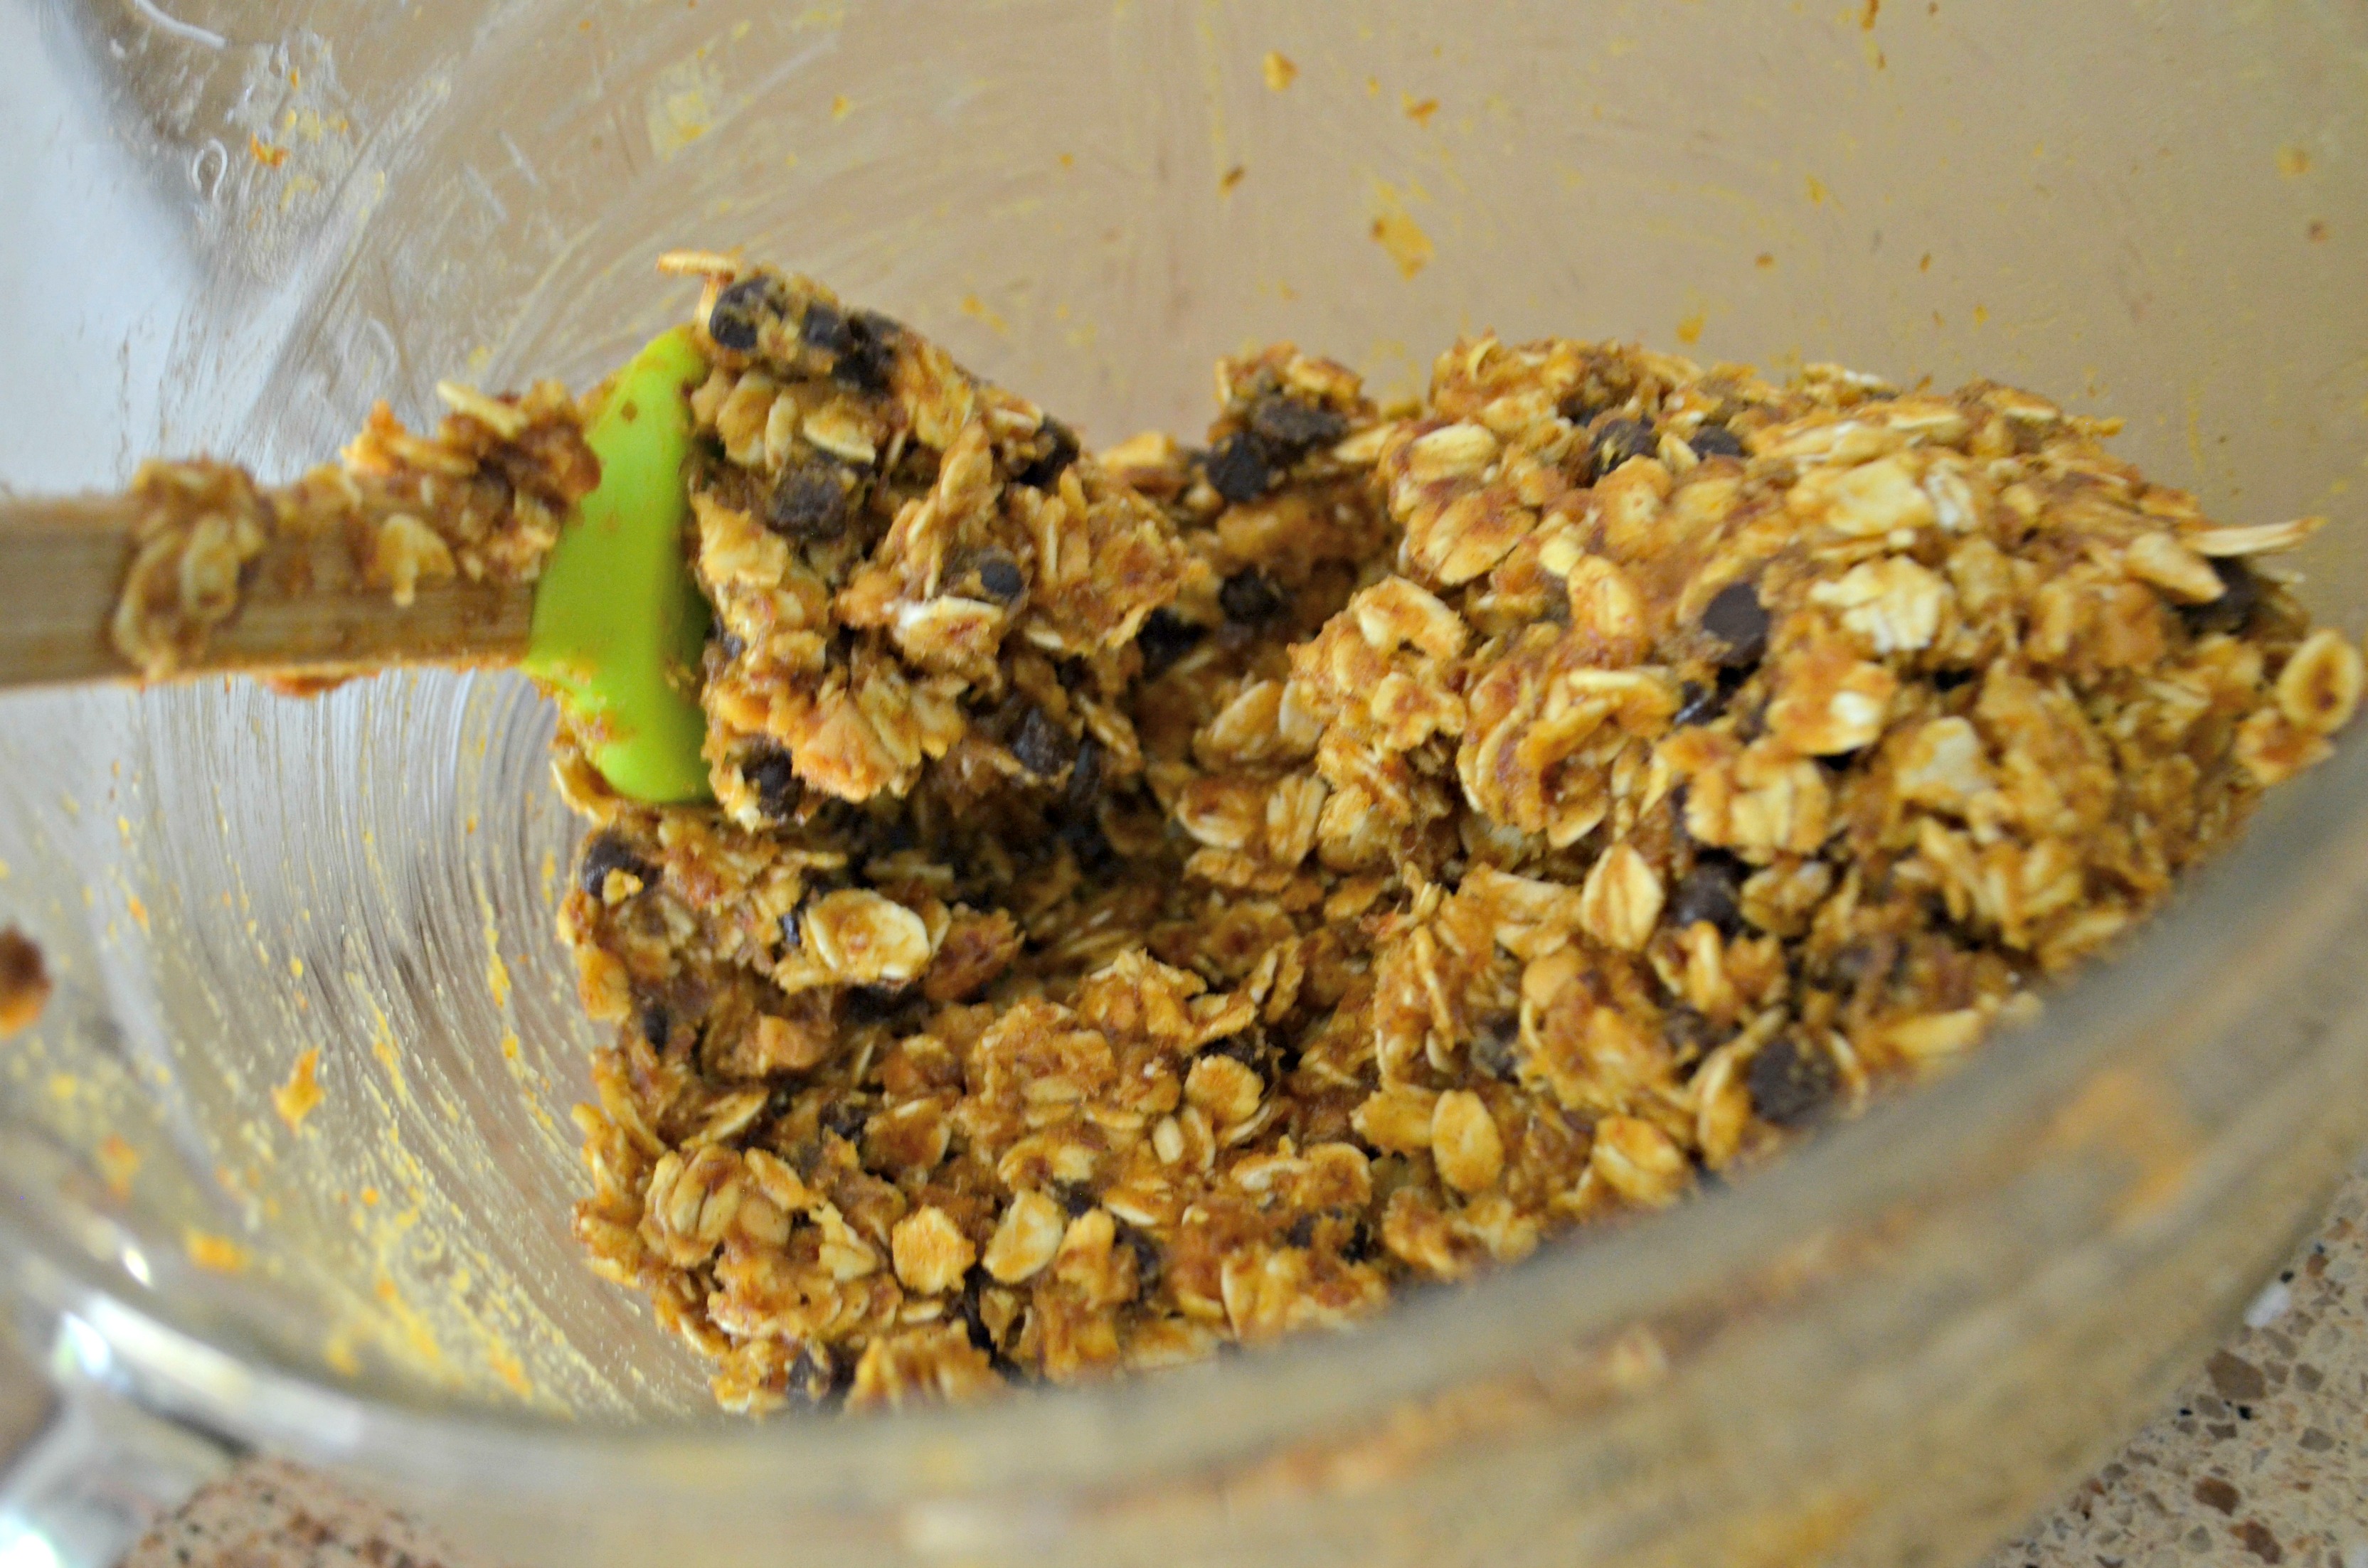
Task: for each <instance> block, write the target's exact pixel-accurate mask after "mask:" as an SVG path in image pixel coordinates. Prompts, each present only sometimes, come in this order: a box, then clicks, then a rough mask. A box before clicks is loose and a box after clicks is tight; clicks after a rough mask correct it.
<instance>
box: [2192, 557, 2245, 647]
mask: <svg viewBox="0 0 2368 1568" xmlns="http://www.w3.org/2000/svg"><path fill="white" fill-rule="evenodd" d="M2210 560H2211V562H2212V570H2213V572H2214V574H2217V575H2218V576H2219V578H2220V589H2221V593H2220V597H2218V598H2216V599H2214V600H2213V601H2212V602H2211V603H2210V604H2203V605H2181V606H2180V607H2179V619H2181V620H2183V621H2185V622H2186V623H2187V630H2188V631H2189V632H2190V633H2192V635H2194V636H2197V637H2203V636H2208V635H2210V634H2211V633H2213V632H2214V631H2227V632H2237V631H2243V630H2244V629H2245V624H2246V622H2248V621H2249V620H2251V619H2253V611H2254V610H2255V609H2257V608H2260V602H2261V580H2260V577H2258V576H2256V575H2254V574H2253V569H2252V568H2251V567H2250V566H2248V565H2246V564H2245V560H2244V557H2242V556H2237V555H2222V556H2213V557H2210Z"/></svg>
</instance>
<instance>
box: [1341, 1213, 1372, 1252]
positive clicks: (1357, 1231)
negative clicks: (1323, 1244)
mask: <svg viewBox="0 0 2368 1568" xmlns="http://www.w3.org/2000/svg"><path fill="white" fill-rule="evenodd" d="M1372 1256H1373V1228H1372V1226H1371V1225H1369V1224H1367V1223H1366V1222H1365V1217H1364V1216H1363V1215H1362V1214H1351V1215H1349V1233H1348V1235H1347V1236H1345V1237H1343V1238H1342V1239H1341V1242H1340V1261H1341V1262H1343V1263H1363V1262H1365V1261H1366V1260H1367V1259H1368V1258H1371V1257H1372Z"/></svg>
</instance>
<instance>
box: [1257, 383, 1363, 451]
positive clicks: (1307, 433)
mask: <svg viewBox="0 0 2368 1568" xmlns="http://www.w3.org/2000/svg"><path fill="white" fill-rule="evenodd" d="M1250 429H1251V430H1252V431H1253V432H1255V433H1256V434H1257V435H1258V438H1259V439H1260V440H1263V441H1265V442H1266V443H1267V445H1268V446H1269V448H1270V449H1274V450H1276V451H1280V452H1286V453H1289V454H1291V455H1292V456H1294V457H1296V456H1297V455H1299V454H1300V453H1302V452H1304V451H1306V450H1307V449H1309V448H1310V447H1328V446H1330V445H1331V444H1332V443H1333V442H1335V441H1338V439H1339V438H1340V437H1343V436H1345V435H1347V434H1348V433H1349V422H1348V421H1347V420H1346V419H1343V418H1342V417H1340V415H1337V414H1335V413H1333V412H1332V411H1331V410H1330V409H1328V408H1319V407H1317V406H1316V405H1315V404H1314V403H1299V402H1296V401H1294V400H1293V399H1291V398H1287V397H1263V398H1260V399H1258V402H1257V403H1254V404H1252V405H1251V408H1250Z"/></svg>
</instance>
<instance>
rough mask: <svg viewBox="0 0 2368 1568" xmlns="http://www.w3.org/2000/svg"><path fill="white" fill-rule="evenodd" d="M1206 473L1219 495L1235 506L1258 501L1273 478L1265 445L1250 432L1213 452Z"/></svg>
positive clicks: (1240, 433) (1229, 439) (1227, 439)
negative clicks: (1235, 504)
mask: <svg viewBox="0 0 2368 1568" xmlns="http://www.w3.org/2000/svg"><path fill="white" fill-rule="evenodd" d="M1206 472H1207V473H1208V475H1209V483H1211V484H1212V485H1214V486H1216V489H1217V494H1220V495H1222V496H1224V498H1225V499H1226V500H1228V501H1232V502H1235V503H1240V502H1243V501H1255V500H1257V499H1258V497H1259V496H1261V495H1263V494H1266V487H1267V486H1268V485H1269V483H1272V482H1273V478H1274V474H1273V469H1272V467H1271V466H1270V465H1269V462H1268V460H1267V454H1266V447H1265V444H1264V443H1263V442H1261V441H1260V440H1259V439H1258V437H1256V436H1253V435H1251V434H1250V433H1249V432H1248V431H1247V430H1243V431H1236V432H1235V434H1233V435H1231V436H1228V437H1225V438H1224V440H1222V441H1220V442H1218V443H1217V444H1216V445H1215V446H1214V447H1212V448H1211V449H1210V450H1209V457H1208V461H1207V465H1206Z"/></svg>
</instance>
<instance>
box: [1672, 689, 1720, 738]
mask: <svg viewBox="0 0 2368 1568" xmlns="http://www.w3.org/2000/svg"><path fill="white" fill-rule="evenodd" d="M1726 698H1727V694H1726V692H1725V691H1724V690H1722V689H1721V688H1720V687H1716V686H1704V685H1702V682H1700V681H1698V680H1690V681H1681V682H1679V686H1678V711H1677V714H1676V716H1675V717H1673V718H1671V719H1670V721H1669V722H1670V724H1671V725H1673V726H1675V727H1676V728H1678V729H1683V728H1685V727H1686V726H1687V725H1688V724H1707V723H1709V722H1711V721H1712V720H1713V719H1715V718H1717V717H1718V716H1719V713H1720V710H1723V709H1725V707H1726Z"/></svg>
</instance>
